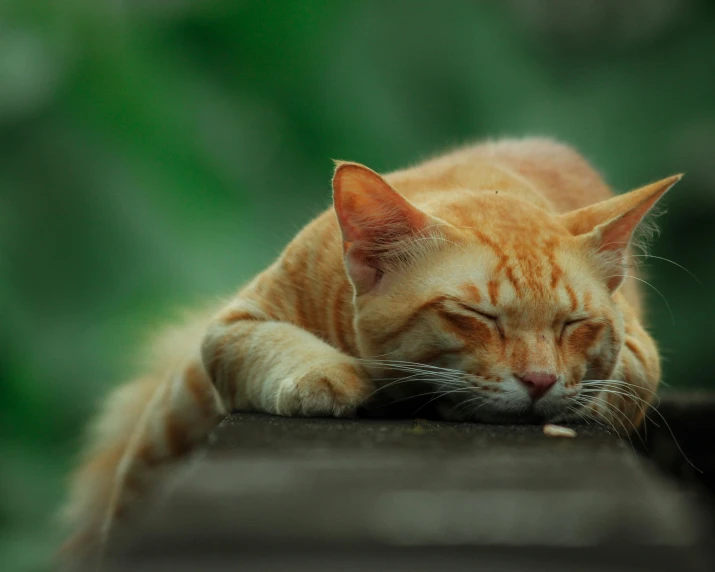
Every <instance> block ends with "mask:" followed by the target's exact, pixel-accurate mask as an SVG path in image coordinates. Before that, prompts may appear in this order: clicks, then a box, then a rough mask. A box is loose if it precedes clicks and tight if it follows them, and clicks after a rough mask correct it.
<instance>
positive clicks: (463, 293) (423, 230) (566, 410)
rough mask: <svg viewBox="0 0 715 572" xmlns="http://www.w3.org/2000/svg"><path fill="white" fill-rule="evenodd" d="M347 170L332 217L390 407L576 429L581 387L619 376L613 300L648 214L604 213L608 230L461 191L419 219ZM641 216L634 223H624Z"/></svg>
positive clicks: (580, 218)
mask: <svg viewBox="0 0 715 572" xmlns="http://www.w3.org/2000/svg"><path fill="white" fill-rule="evenodd" d="M349 167H352V169H355V170H354V172H352V173H349V175H351V178H349V179H348V178H344V180H340V179H339V178H338V177H337V176H336V183H335V189H336V210H338V218H339V220H340V222H341V228H342V229H343V235H344V238H345V239H346V240H345V243H346V247H345V249H346V265H347V269H348V274H349V276H350V277H351V280H352V281H353V283H354V285H355V288H356V298H355V309H356V319H355V325H356V331H357V337H358V341H359V345H360V350H361V353H362V355H363V356H364V357H366V358H371V360H372V361H371V362H370V368H371V371H372V373H373V377H375V378H376V379H378V380H382V381H381V384H382V385H383V386H387V385H388V384H390V383H391V384H392V386H391V387H392V388H394V389H395V390H397V391H395V392H393V394H394V395H400V394H405V390H406V393H407V394H408V395H409V393H410V392H414V391H418V392H421V393H424V394H426V395H434V397H435V398H438V399H439V404H440V409H441V411H442V412H443V414H444V415H445V416H447V417H449V418H456V419H465V418H466V419H475V420H480V421H488V422H537V421H559V420H565V419H570V418H574V417H575V418H578V415H579V409H580V408H581V407H582V406H583V404H584V400H583V399H579V396H580V394H581V391H582V389H583V388H584V386H585V384H587V382H588V381H589V380H602V379H609V377H610V376H611V374H612V373H613V370H614V368H615V366H616V362H617V358H618V353H619V351H620V348H621V345H622V343H623V339H624V323H623V322H624V320H623V316H622V315H621V314H620V312H619V309H618V306H617V304H616V303H615V301H614V295H615V296H617V295H618V294H616V293H615V290H616V289H617V288H618V286H619V285H620V283H621V281H622V276H623V275H624V274H625V267H624V255H625V247H626V246H627V244H628V241H629V240H630V236H631V234H632V231H633V229H634V228H635V225H636V224H637V222H638V221H640V219H641V218H642V216H643V215H644V214H645V212H647V210H648V209H649V208H650V207H651V206H652V202H654V201H652V202H648V201H646V203H647V204H643V203H644V200H643V199H642V197H641V200H640V201H638V200H635V201H631V203H636V207H634V206H633V204H630V203H629V204H628V205H625V206H624V205H623V204H622V205H617V208H616V210H618V209H620V211H623V212H620V211H619V212H615V215H614V207H613V206H611V207H608V208H605V209H604V211H605V215H607V216H606V220H605V221H602V220H600V219H599V214H598V213H596V214H594V213H593V212H591V213H590V214H589V213H575V214H572V215H568V216H555V215H551V214H549V213H547V212H546V211H543V210H541V209H539V208H537V207H534V206H531V205H528V204H525V203H523V202H522V201H518V200H516V199H512V198H508V197H505V196H502V197H498V196H491V195H488V194H475V193H469V192H465V193H463V195H461V196H460V195H458V196H456V197H455V196H452V197H451V199H450V201H451V202H434V201H433V202H432V203H430V204H429V205H427V207H426V208H425V209H424V210H419V209H416V208H415V207H414V206H412V205H411V204H410V203H407V202H406V201H405V200H404V199H402V198H401V197H399V195H397V194H396V193H395V192H394V191H391V192H392V193H393V194H390V191H389V190H388V189H389V186H387V184H386V183H385V182H384V181H383V180H382V179H379V178H373V175H374V174H371V173H372V172H370V171H367V170H364V171H363V170H360V169H365V168H364V167H358V166H349ZM352 169H350V168H348V169H347V170H348V171H350V170H352ZM339 172H340V169H339V171H338V174H339ZM374 177H377V175H374ZM671 184H672V183H671ZM661 186H662V185H661ZM668 186H669V185H668ZM352 191H355V192H359V193H360V195H357V196H353V197H352V198H350V199H349V200H348V201H347V203H348V206H347V207H346V208H345V209H344V210H343V211H342V212H341V210H340V208H341V203H339V202H338V193H340V195H341V196H340V198H343V197H344V196H345V195H347V194H348V193H350V192H352ZM641 191H642V190H641ZM641 191H635V192H634V193H639V192H641ZM371 192H372V197H371V196H370V194H371ZM663 192H664V191H663ZM631 194H633V193H631ZM643 194H644V195H647V194H648V193H643ZM653 194H654V193H653V192H651V193H650V195H653ZM660 194H662V193H660ZM660 194H658V196H660ZM619 199H620V200H622V199H621V198H620V197H619ZM616 200H618V199H616ZM350 201H352V202H350ZM608 202H610V201H608ZM604 204H605V203H604ZM342 205H343V206H345V203H342ZM638 205H640V206H641V210H642V211H643V212H638V213H635V215H637V216H636V218H633V217H631V218H630V219H629V218H628V216H625V219H626V220H624V212H625V214H626V215H627V214H628V213H629V212H631V211H630V210H628V209H629V208H630V209H633V208H637V207H638ZM385 206H387V208H385V209H384V213H383V214H384V215H385V216H384V217H383V218H382V219H380V221H381V222H379V223H378V221H377V219H376V218H375V217H379V216H380V213H381V209H383V208H384V207H385ZM350 209H353V210H352V212H354V213H356V214H357V215H359V216H353V217H350ZM371 215H372V217H373V218H371ZM614 216H615V218H614ZM594 217H595V219H594V220H590V219H591V218H594ZM613 220H615V223H614V222H613ZM609 221H610V222H609ZM619 221H620V222H619ZM604 223H605V225H604ZM351 225H352V226H351ZM599 225H600V226H599ZM609 225H610V226H609ZM624 225H625V226H624ZM594 229H595V230H594ZM584 231H585V232H584ZM351 233H352V234H351ZM371 233H376V234H375V235H374V236H373V235H372V234H371ZM405 233H406V235H405ZM611 245H617V247H612V246H611ZM416 364H422V365H416ZM393 378H394V381H393ZM387 389H388V390H390V388H387ZM400 390H402V391H400Z"/></svg>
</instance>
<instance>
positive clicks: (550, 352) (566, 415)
mask: <svg viewBox="0 0 715 572" xmlns="http://www.w3.org/2000/svg"><path fill="white" fill-rule="evenodd" d="M675 180H676V178H672V179H669V180H667V181H663V182H660V183H656V184H654V185H651V186H649V187H645V188H644V189H640V190H638V191H634V192H633V193H629V194H628V195H623V196H621V197H619V198H617V199H611V200H608V199H609V198H611V197H612V196H613V195H612V193H611V191H610V190H609V188H608V187H607V186H606V185H605V183H604V182H603V181H602V179H601V178H600V177H599V175H598V174H597V173H596V172H595V171H594V170H593V169H592V168H591V167H590V166H589V165H588V164H587V163H586V162H585V161H584V160H583V159H582V158H581V157H580V156H579V155H578V154H577V153H576V152H574V151H573V150H571V149H570V148H568V147H566V146H564V145H561V144H557V143H554V142H552V141H549V140H545V139H526V140H510V141H501V142H496V143H486V144H483V145H478V146H474V147H469V148H465V149H461V150H458V151H456V152H453V153H450V154H447V155H444V156H442V157H439V158H437V159H434V160H431V161H428V162H426V163H424V164H422V165H418V166H416V167H413V168H410V169H406V170H402V171H398V172H395V173H392V174H390V175H388V176H386V177H385V178H384V179H382V178H380V177H379V176H378V175H376V174H375V173H373V172H371V171H369V170H368V169H366V168H365V167H362V166H359V165H355V164H340V165H339V166H338V168H337V171H336V176H335V179H334V192H335V208H334V209H332V208H331V209H329V210H328V211H326V212H324V213H323V214H321V215H320V216H319V217H318V218H317V219H315V220H314V221H313V222H311V223H310V224H309V225H308V226H307V227H306V228H305V229H304V230H303V231H302V232H301V233H300V234H299V235H298V236H297V237H296V238H295V239H294V240H293V241H292V242H291V243H290V244H289V245H288V246H287V248H286V249H285V251H284V252H283V254H282V255H281V256H280V258H279V259H278V260H277V261H276V262H275V263H274V264H273V265H271V266H270V267H269V268H268V269H267V270H265V271H264V272H263V273H261V274H260V275H259V276H257V277H256V278H255V279H254V280H252V281H251V282H250V283H249V284H248V285H247V286H245V287H244V288H243V289H242V290H241V291H240V292H239V293H238V294H237V295H236V296H235V297H233V298H232V299H230V300H229V301H228V302H227V303H226V304H224V305H223V306H222V307H220V308H216V309H212V310H210V311H209V312H208V313H206V314H205V315H197V316H194V317H193V318H192V319H191V320H189V323H188V325H185V326H183V327H180V328H177V329H175V330H172V331H171V332H169V334H168V335H167V336H166V337H165V338H163V340H162V342H161V344H160V345H161V349H160V351H159V352H158V354H157V356H156V357H155V359H154V360H153V364H152V366H151V368H150V370H149V372H148V373H147V374H146V376H144V377H142V378H141V379H139V380H137V381H134V382H132V383H131V384H129V385H127V386H125V387H123V388H120V389H119V390H118V391H117V392H116V393H115V394H114V395H113V396H111V397H110V399H109V401H108V403H107V406H106V409H105V411H104V413H103V414H102V415H101V416H100V417H99V422H98V426H97V430H96V431H95V433H94V439H93V442H92V446H91V447H90V448H89V452H88V454H87V456H86V461H85V463H84V465H83V466H82V468H81V469H80V471H79V472H78V474H77V477H76V480H75V487H74V489H73V494H72V497H71V500H70V504H69V506H68V510H67V515H68V520H69V521H70V523H71V524H72V526H73V529H74V537H73V540H72V542H71V543H70V546H71V549H73V550H76V549H78V548H85V549H86V548H87V547H89V548H92V547H96V546H97V545H98V543H100V542H101V540H102V538H103V537H104V536H106V534H107V532H108V530H109V526H110V524H111V523H112V521H113V520H114V519H115V518H116V517H117V516H118V515H120V514H121V513H122V512H123V511H124V509H125V508H126V507H127V506H129V505H130V503H131V500H132V499H134V498H136V497H137V495H140V494H142V493H144V492H145V491H146V490H147V489H148V488H149V487H150V485H151V484H152V482H153V481H154V480H155V479H156V478H157V475H159V474H161V469H162V467H165V466H167V463H168V462H169V461H171V460H173V459H176V458H178V457H181V456H182V455H184V454H185V453H186V452H188V451H190V450H191V449H192V448H193V447H195V446H196V445H197V444H199V443H201V442H202V441H203V440H204V439H205V437H206V435H207V434H208V432H209V431H210V430H211V429H212V427H214V425H215V423H216V421H217V420H218V419H219V418H220V417H221V415H223V414H225V412H227V411H230V410H233V409H238V410H257V411H264V412H268V413H274V414H280V415H351V414H353V413H354V412H355V410H356V408H357V407H358V406H359V405H361V404H362V403H363V402H364V401H365V400H366V398H368V397H370V396H371V395H372V394H373V393H374V392H375V391H376V389H377V388H380V387H382V388H385V389H386V391H387V392H389V391H390V390H391V387H387V386H388V385H391V386H394V387H395V388H397V389H401V390H403V391H405V390H406V391H407V393H408V394H409V392H417V391H420V392H421V391H424V390H425V387H427V388H431V390H432V391H431V392H430V395H434V397H435V398H439V400H438V402H439V404H440V411H441V412H442V414H443V415H444V416H445V417H446V418H459V419H475V420H484V421H517V422H524V421H559V420H574V419H578V418H580V417H591V418H594V417H597V418H598V419H600V420H602V421H604V422H606V423H608V424H610V425H613V426H615V427H616V428H617V429H619V430H621V431H623V432H627V431H628V430H630V429H632V428H633V427H635V426H637V425H638V423H640V421H641V418H642V415H643V411H644V407H643V405H644V404H646V403H648V402H650V400H651V399H652V395H653V392H654V390H655V389H656V387H657V384H658V382H659V378H660V366H659V359H658V353H657V348H656V346H655V344H654V343H653V341H652V339H651V338H650V336H649V335H648V334H647V333H646V331H645V330H644V329H643V327H642V325H641V322H640V320H641V302H640V299H639V293H638V288H637V281H635V280H632V279H630V278H626V279H625V281H624V282H623V283H622V284H621V281H622V280H623V278H622V276H623V275H624V274H626V272H625V269H626V266H627V263H628V259H627V258H628V256H630V255H628V254H627V252H626V246H627V244H628V243H629V242H630V239H631V235H632V232H633V230H634V229H635V227H636V225H637V224H638V223H639V222H640V220H641V219H642V217H643V216H644V215H645V213H646V212H647V211H648V210H649V209H650V207H651V206H652V205H653V203H655V201H656V200H657V199H658V198H659V197H660V196H661V195H662V194H663V193H664V192H665V190H667V188H668V187H670V186H671V185H672V184H673V183H674V182H675ZM390 187H392V188H390ZM392 189H395V190H396V191H398V192H399V193H400V195H402V196H403V197H405V198H406V199H407V201H409V202H407V201H405V200H404V199H403V198H402V197H401V196H400V195H398V194H397V193H395V192H394V190H392ZM629 197H630V198H629ZM602 201H605V202H602ZM596 203H599V205H598V206H597V207H593V208H592V209H588V208H585V207H588V206H589V205H593V204H596ZM577 209H585V210H581V211H578V212H577V213H574V212H573V211H576V210H577ZM336 212H337V216H336ZM420 364H423V365H420ZM390 376H391V377H390ZM584 376H585V377H584ZM431 377H432V378H433V379H430V378H431ZM386 380H389V381H386ZM600 380H611V381H608V382H605V381H600ZM588 384H595V385H590V386H589V385H588ZM589 388H590V389H589ZM380 393H382V391H380Z"/></svg>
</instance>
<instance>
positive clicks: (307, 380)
mask: <svg viewBox="0 0 715 572" xmlns="http://www.w3.org/2000/svg"><path fill="white" fill-rule="evenodd" d="M372 391H374V386H373V383H372V382H371V381H370V379H369V378H368V376H367V375H366V374H365V373H364V372H362V371H360V370H359V369H358V368H357V367H356V366H354V365H353V364H349V363H347V364H337V365H330V366H325V367H321V368H319V369H315V370H312V371H309V372H308V373H305V374H303V375H301V376H299V377H297V378H295V379H286V380H285V381H284V382H283V383H282V384H281V386H280V388H279V389H278V394H277V395H276V413H278V414H279V415H286V416H289V417H292V416H305V417H333V416H334V417H350V416H353V415H355V411H356V410H357V408H358V406H359V405H360V404H361V403H362V402H363V401H364V400H365V398H367V397H368V396H369V395H370V393H371V392H372Z"/></svg>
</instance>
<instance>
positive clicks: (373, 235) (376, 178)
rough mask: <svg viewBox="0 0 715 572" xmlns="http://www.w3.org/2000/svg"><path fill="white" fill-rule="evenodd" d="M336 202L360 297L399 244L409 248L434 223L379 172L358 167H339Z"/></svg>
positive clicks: (348, 264)
mask: <svg viewBox="0 0 715 572" xmlns="http://www.w3.org/2000/svg"><path fill="white" fill-rule="evenodd" d="M333 203H334V206H335V212H336V214H337V215H338V222H339V224H340V230H341V232H342V235H343V252H344V255H345V266H346V269H347V273H348V276H349V278H350V280H351V282H352V283H353V285H354V286H355V290H356V292H357V294H358V295H361V294H365V293H367V292H369V291H370V290H372V289H373V288H374V287H375V286H376V285H377V284H378V282H379V281H380V279H381V278H382V276H383V274H384V273H385V271H386V270H387V269H388V268H389V264H388V262H387V260H388V259H389V255H390V254H391V253H393V254H394V250H393V249H394V248H395V245H398V244H405V243H408V242H409V239H410V237H413V236H415V235H417V234H419V233H420V232H421V231H423V230H424V229H426V228H427V227H428V226H430V224H432V223H433V221H432V219H431V218H430V216H429V215H427V214H426V213H424V212H422V211H421V210H420V209H418V208H417V207H415V206H414V205H413V204H411V203H410V202H409V201H408V200H407V199H405V198H404V197H403V196H402V195H400V194H399V193H398V192H397V191H396V190H395V189H393V188H392V187H391V186H390V184H389V183H388V182H387V181H385V179H383V178H382V177H381V176H380V175H378V174H377V173H376V172H375V171H373V170H371V169H368V168H367V167H365V166H363V165H359V164H357V163H338V164H337V166H336V169H335V175H334V176H333Z"/></svg>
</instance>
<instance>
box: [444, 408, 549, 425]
mask: <svg viewBox="0 0 715 572" xmlns="http://www.w3.org/2000/svg"><path fill="white" fill-rule="evenodd" d="M437 411H438V413H439V415H440V417H441V418H442V419H444V420H445V421H462V422H464V421H471V422H473V423H485V424H489V425H543V424H544V423H553V422H555V421H556V420H557V418H558V419H561V418H562V417H561V416H555V415H548V416H547V415H544V414H543V413H541V412H539V411H538V410H534V409H533V408H529V409H524V410H522V411H501V410H498V409H486V407H482V408H480V409H479V410H478V411H476V412H473V413H469V414H468V413H465V412H463V411H460V410H459V407H458V406H457V407H455V406H453V405H451V404H440V405H439V406H438V407H437Z"/></svg>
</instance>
